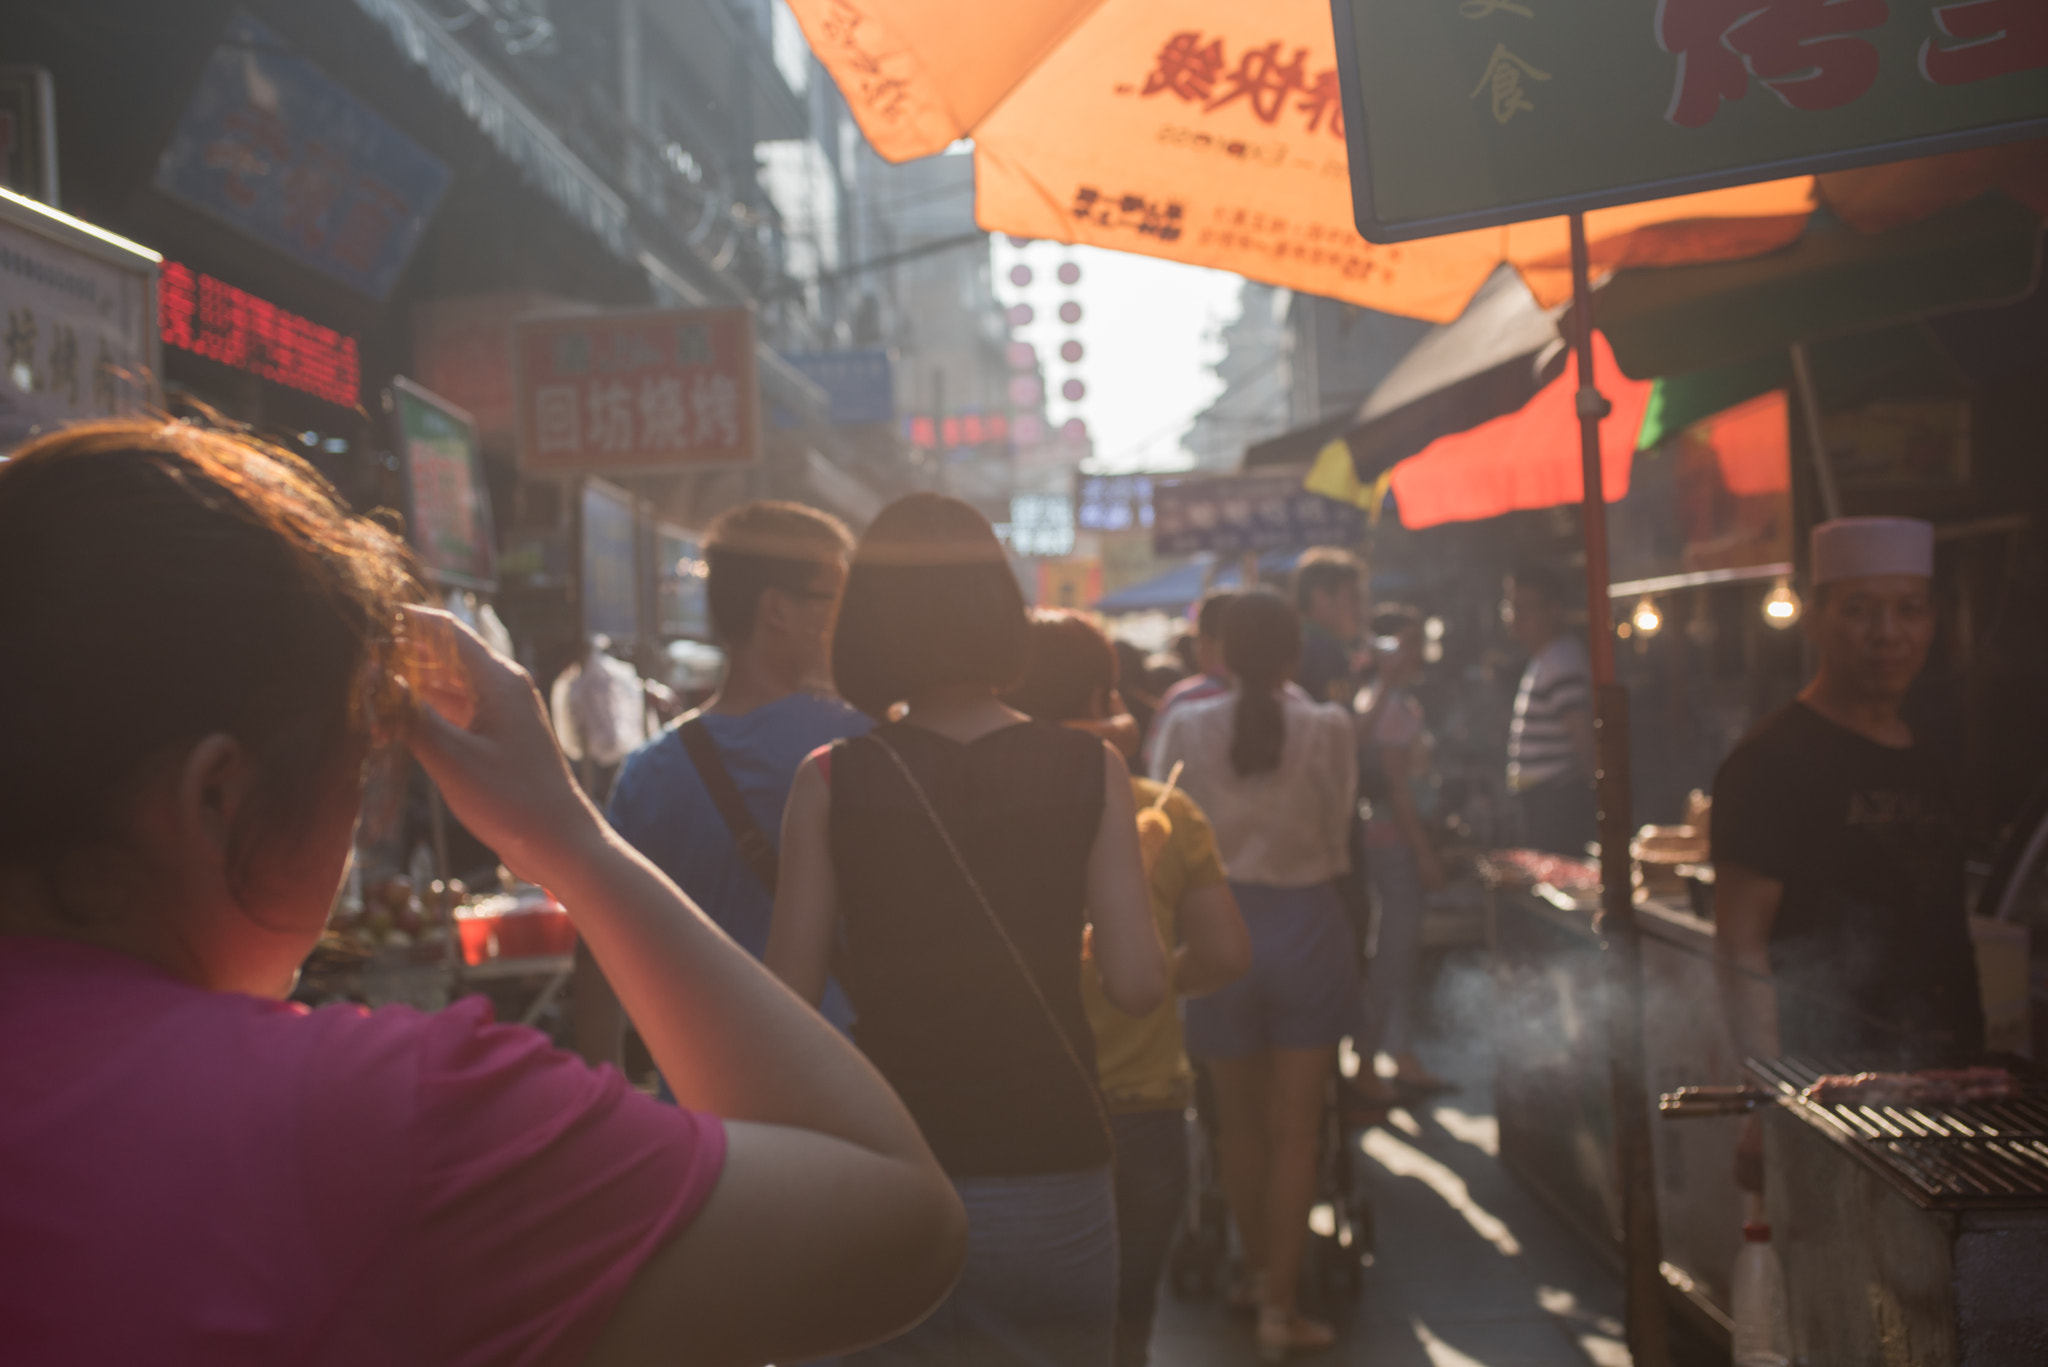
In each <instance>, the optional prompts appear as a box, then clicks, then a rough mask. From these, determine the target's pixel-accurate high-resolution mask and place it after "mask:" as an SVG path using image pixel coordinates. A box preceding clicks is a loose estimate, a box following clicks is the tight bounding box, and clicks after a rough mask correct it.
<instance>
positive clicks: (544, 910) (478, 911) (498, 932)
mask: <svg viewBox="0 0 2048 1367" xmlns="http://www.w3.org/2000/svg"><path fill="white" fill-rule="evenodd" d="M455 931H456V934H457V935H458V936H459V937H460V939H461V942H462V961H463V962H464V963H466V964H468V965H469V966H470V967H472V968H474V967H476V966H477V965H478V964H482V963H488V962H489V961H491V960H492V959H529V958H546V957H549V956H552V955H560V954H569V953H572V952H574V950H575V948H576V928H575V926H573V925H572V924H570V921H569V913H568V912H566V911H564V910H563V909H562V904H561V903H560V902H557V901H555V900H554V898H552V897H549V896H547V894H545V893H540V894H538V895H531V894H530V895H527V896H523V897H516V898H515V897H504V896H500V897H487V898H485V899H484V900H483V901H481V902H478V903H476V904H475V905H474V906H468V907H458V908H457V909H456V912H455Z"/></svg>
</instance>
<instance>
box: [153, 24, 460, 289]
mask: <svg viewBox="0 0 2048 1367" xmlns="http://www.w3.org/2000/svg"><path fill="white" fill-rule="evenodd" d="M448 180H449V172H448V168H447V167H446V166H443V165H442V164H441V163H440V162H439V161H436V160H435V159H434V158H433V157H432V156H430V155H429V154H428V153H427V152H426V151H425V150H424V149H422V148H421V147H420V146H419V144H417V143H415V142H413V141H412V139H410V138H408V137H406V136H405V134H403V133H401V132H399V131H398V130H397V129H396V128H393V127H392V126H391V125H390V124H389V123H386V122H385V121H384V119H383V118H382V116H380V115H379V114H378V113H377V112H376V111H375V110H374V109H372V108H370V106H369V105H367V104H365V103H363V102H362V101H361V100H359V99H357V98H356V97H355V96H354V95H352V94H350V93H349V92H348V91H347V90H345V89H343V88H342V87H341V86H339V85H337V84H336V83H335V82H333V81H332V80H330V79H328V77H327V76H326V75H325V74H324V73H323V72H322V71H321V70H320V69H319V68H318V67H316V66H315V65H313V63H312V62H310V61H308V60H306V59H305V58H304V57H301V56H299V55H297V54H296V53H294V52H293V51H292V49H291V46H290V44H289V43H287V42H286V41H285V40H284V39H283V38H282V37H281V36H280V35H278V34H276V33H274V32H272V31H271V30H270V29H268V28H265V27H264V26H263V25H262V24H259V23H257V22H256V21H255V20H254V19H252V18H250V17H249V16H248V15H246V14H240V13H237V14H235V15H234V16H233V17H232V18H230V19H229V20H228V24H227V28H226V30H225V31H224V32H223V33H222V35H221V41H220V45H219V46H218V47H217V48H215V49H214V52H213V55H212V57H210V58H209V59H208V60H207V63H206V68H205V70H204V71H203V72H202V73H201V75H200V78H199V83H198V85H197V86H196V87H195V88H194V90H193V92H192V97H191V102H190V103H189V104H188V105H187V106H186V107H185V113H184V116H183V117H182V118H181V119H179V121H178V126H177V130H176V131H175V132H174V133H173V134H172V135H171V140H170V142H169V143H168V144H167V145H166V146H165V147H164V150H163V155H162V156H161V157H160V158H159V159H158V161H157V167H156V179H155V184H156V188H157V189H159V190H161V191H163V192H164V193H165V194H167V195H170V196H172V197H173V198H176V199H180V200H183V201H184V202H185V203H187V204H189V205H191V206H192V207H194V208H196V209H199V210H200V211H201V212H203V213H206V214H209V215H211V216H212V217H214V218H216V219H218V220H220V221H222V222H224V223H226V224H228V225H229V226H231V227H234V228H237V229H239V230H240V231H242V232H244V233H247V234H248V235H249V236H251V237H253V238H256V239H257V240H258V241H261V242H263V243H264V244H266V245H268V246H271V247H274V248H276V249H277V250H279V251H281V252H284V253H285V254H286V255H288V256H290V257H293V258H294V259H296V260H297V261H299V262H300V263H302V264H304V265H306V266H310V267H311V268H312V269H314V270H316V271H319V272H321V273H322V274H324V275H328V276H331V277H333V278H334V279H336V280H339V281H341V282H342V283H343V284H344V285H347V286H349V287H350V288H352V289H355V290H359V291H361V292H362V293H364V294H367V295H369V296H370V297H371V298H372V299H383V298H385V297H386V296H387V295H389V294H390V293H391V287H392V285H393V284H394V283H395V282H396V281H397V279H398V274H399V272H400V271H401V270H403V269H404V268H405V263H406V261H407V260H408V259H409V258H410V257H411V255H412V251H413V247H414V246H415V245H416V244H417V243H418V241H419V238H420V234H421V233H422V232H424V231H425V229H426V226H427V221H428V220H429V219H430V218H432V217H433V213H434V210H435V208H436V207H437V206H438V205H439V204H440V202H441V196H442V194H443V193H445V192H446V190H447V188H448Z"/></svg>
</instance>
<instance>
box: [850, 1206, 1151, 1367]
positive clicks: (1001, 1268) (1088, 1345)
mask: <svg viewBox="0 0 2048 1367" xmlns="http://www.w3.org/2000/svg"><path fill="white" fill-rule="evenodd" d="M953 1189H954V1190H955V1191H957V1192H959V1193H960V1200H961V1203H962V1204H963V1205H965V1206H966V1207H967V1266H966V1269H965V1270H964V1271H962V1272H961V1274H960V1280H959V1281H958V1282H957V1283H955V1284H954V1287H953V1290H952V1292H951V1293H950V1294H949V1295H948V1296H947V1297H946V1299H945V1300H943V1301H941V1302H940V1303H939V1308H938V1309H936V1310H934V1311H932V1313H931V1315H930V1316H929V1317H928V1318H927V1319H926V1320H925V1321H924V1322H923V1323H922V1324H920V1325H918V1326H917V1327H916V1328H915V1329H912V1330H910V1331H909V1332H908V1333H906V1334H902V1335H899V1336H898V1337H896V1338H893V1339H890V1340H889V1341H888V1342H887V1343H881V1344H877V1345H876V1346H874V1347H873V1348H867V1349H863V1350H862V1351H860V1352H858V1353H849V1354H848V1355H847V1356H846V1358H845V1359H844V1362H845V1364H846V1367H1111V1360H1112V1357H1113V1355H1114V1348H1113V1344H1114V1342H1115V1333H1116V1303H1117V1240H1116V1199H1115V1195H1114V1189H1113V1187H1112V1184H1111V1177H1110V1169H1108V1168H1106V1167H1105V1168H1091V1169H1088V1170H1087V1171H1085V1172H1058V1173H1047V1174H1044V1175H1037V1176H1030V1177H956V1178H955V1179H953Z"/></svg>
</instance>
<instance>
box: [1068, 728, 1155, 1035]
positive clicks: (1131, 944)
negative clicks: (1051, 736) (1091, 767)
mask: <svg viewBox="0 0 2048 1367" xmlns="http://www.w3.org/2000/svg"><path fill="white" fill-rule="evenodd" d="M1102 783H1103V789H1102V824H1101V825H1099V826H1098V827H1097V828H1096V831H1095V847H1094V849H1093V850H1092V851H1091V852H1090V853H1089V856H1088V916H1089V920H1090V922H1091V923H1092V924H1093V925H1094V927H1095V957H1096V961H1097V962H1098V963H1099V964H1100V965H1101V966H1102V992H1103V995H1104V996H1106V997H1108V998H1109V1000H1110V1004H1111V1005H1112V1006H1114V1007H1116V1008H1117V1010H1119V1011H1122V1012H1125V1013H1127V1014H1129V1015H1133V1016H1143V1015H1146V1014H1148V1013H1150V1012H1151V1011H1152V1010H1153V1009H1154V1008H1155V1007H1157V1006H1158V1005H1159V1004H1160V1003H1161V1002H1163V1001H1165V1000H1166V994H1167V989H1168V983H1167V971H1166V950H1165V949H1164V948H1163V947H1162V946H1161V945H1160V943H1159V933H1158V931H1156V930H1155V929H1154V928H1153V926H1152V893H1151V889H1150V888H1148V887H1147V886H1146V883H1145V863H1144V858H1143V855H1142V854H1141V853H1140V851H1139V849H1138V813H1137V809H1136V808H1135V807H1134V806H1133V805H1132V802H1131V771H1130V770H1129V769H1127V768H1125V767H1124V760H1123V756H1122V755H1119V754H1118V753H1117V752H1116V751H1115V750H1113V749H1111V748H1110V747H1109V745H1108V744H1107V743H1105V744H1104V745H1103V749H1102Z"/></svg>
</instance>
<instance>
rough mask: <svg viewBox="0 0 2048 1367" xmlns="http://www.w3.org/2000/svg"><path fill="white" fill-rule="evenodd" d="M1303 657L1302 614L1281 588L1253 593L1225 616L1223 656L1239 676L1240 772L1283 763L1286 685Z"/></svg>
mask: <svg viewBox="0 0 2048 1367" xmlns="http://www.w3.org/2000/svg"><path fill="white" fill-rule="evenodd" d="M1300 659H1301V614H1300V613H1299V612H1297V611H1296V610H1295V608H1294V605H1293V604H1292V603H1289V602H1288V601H1287V600H1286V599H1285V598H1282V597H1280V595H1278V594H1276V593H1248V594H1245V595H1244V596H1243V597H1241V598H1239V599H1238V600H1237V601H1236V602H1234V603H1232V604H1231V605H1230V607H1229V608H1228V609H1227V610H1226V611H1225V613H1224V615H1223V660H1224V663H1225V664H1226V665H1228V666H1229V668H1230V672H1231V673H1232V674H1234V675H1235V676H1236V677H1237V685H1238V693H1237V709H1236V712H1235V714H1234V716H1233V717H1232V721H1231V730H1230V767H1231V768H1232V769H1234V770H1236V771H1237V773H1238V775H1239V776H1240V777H1248V776H1250V775H1252V774H1270V773H1272V772H1273V771H1274V770H1276V769H1278V768H1279V767H1280V755H1281V752H1282V749H1283V747H1284V746H1285V744H1286V740H1287V721H1286V716H1285V714H1284V713H1283V712H1282V710H1281V707H1280V689H1281V687H1282V686H1283V685H1285V684H1286V682H1287V680H1288V679H1289V678H1290V677H1292V676H1293V674H1294V667H1295V665H1296V664H1297V663H1299V661H1300Z"/></svg>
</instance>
